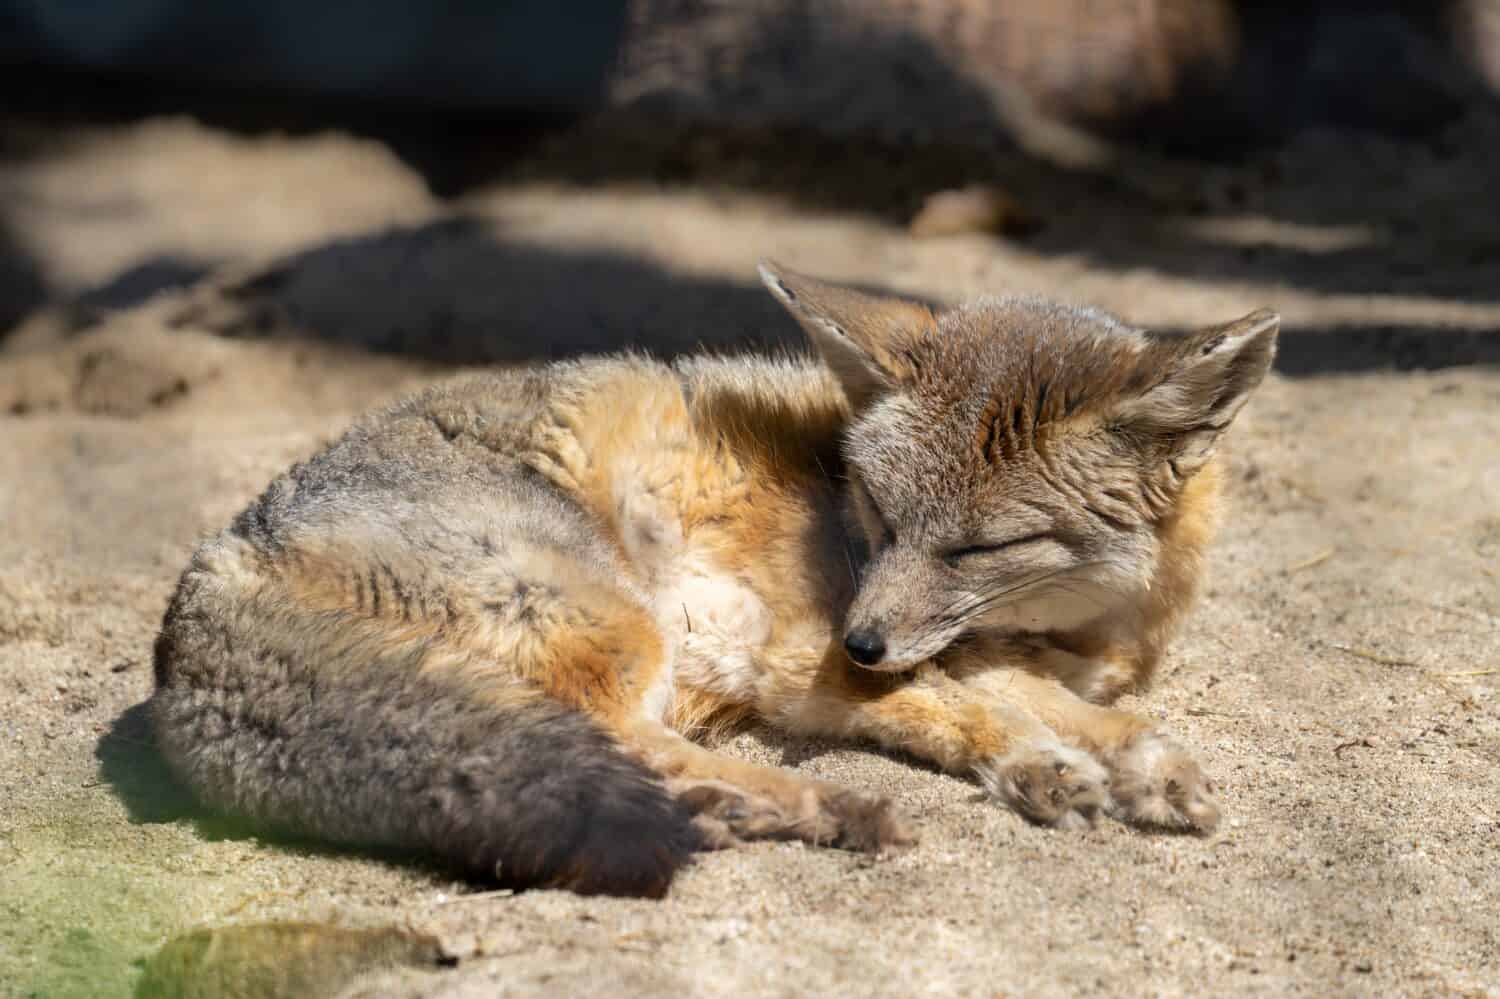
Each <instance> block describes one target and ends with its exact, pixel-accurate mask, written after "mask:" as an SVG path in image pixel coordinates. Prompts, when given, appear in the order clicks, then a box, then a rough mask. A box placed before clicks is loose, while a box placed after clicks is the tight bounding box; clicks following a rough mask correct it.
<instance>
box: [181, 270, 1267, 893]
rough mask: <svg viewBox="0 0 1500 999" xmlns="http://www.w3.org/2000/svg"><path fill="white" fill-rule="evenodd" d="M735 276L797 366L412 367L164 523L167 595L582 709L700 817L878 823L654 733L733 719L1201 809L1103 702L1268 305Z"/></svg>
mask: <svg viewBox="0 0 1500 999" xmlns="http://www.w3.org/2000/svg"><path fill="white" fill-rule="evenodd" d="M763 273H764V276H765V279H766V283H767V285H768V287H770V289H771V290H772V292H773V293H774V294H776V295H777V297H778V298H780V299H781V300H782V301H783V303H784V304H786V305H787V307H788V309H789V310H790V311H791V312H792V314H793V315H794V316H796V317H797V318H798V319H799V320H800V321H801V322H802V324H803V325H804V327H806V329H807V331H808V333H809V335H810V337H811V338H812V340H813V342H814V343H815V344H816V345H817V347H818V350H819V352H820V353H821V355H822V356H823V358H824V360H825V361H826V362H827V364H826V366H825V365H819V364H816V363H811V362H808V361H804V360H800V359H784V360H769V359H754V358H741V359H737V360H714V359H698V360H693V361H686V362H679V364H677V365H676V366H672V367H669V366H666V365H663V364H660V363H657V362H655V361H651V360H647V359H644V358H638V357H617V358H609V359H596V360H591V361H586V362H581V363H571V364H564V365H557V366H553V367H550V368H546V369H539V370H536V371H532V372H524V373H520V374H515V375H504V376H495V377H485V378H471V379H467V380H464V381H461V382H457V383H453V384H451V385H447V386H443V387H439V388H437V389H434V390H432V391H431V392H429V393H428V394H427V395H425V396H423V397H421V398H418V399H416V400H413V401H411V402H409V403H407V404H405V405H403V406H402V407H398V408H397V409H396V410H393V411H392V412H391V413H388V414H384V415H382V416H379V417H376V418H374V419H373V420H371V421H368V422H367V423H366V424H364V425H362V427H361V428H358V429H357V430H356V431H355V432H354V433H353V434H352V435H351V437H350V438H349V439H348V440H347V441H346V442H344V443H343V444H341V445H339V446H338V447H341V448H344V451H343V452H339V451H338V447H336V448H335V452H337V453H335V454H334V456H333V457H329V458H326V459H318V460H315V461H314V462H313V463H311V465H310V466H309V467H308V468H307V469H306V470H305V471H304V472H302V473H301V478H300V479H298V480H297V482H295V483H293V484H291V485H287V486H279V487H276V488H273V490H272V492H271V493H268V497H269V499H266V500H263V504H271V506H272V507H273V509H271V511H270V512H269V513H267V512H265V511H252V513H254V517H252V518H251V520H250V521H249V522H247V523H249V524H250V525H251V526H249V527H240V528H237V529H236V531H232V532H229V534H227V535H226V536H225V540H222V541H220V542H216V543H215V545H211V546H209V548H207V549H206V550H205V552H203V553H200V556H199V558H198V561H197V562H196V563H195V568H194V569H192V570H190V574H189V575H190V577H191V576H192V574H193V573H200V574H202V575H203V576H204V578H211V579H212V580H214V582H213V583H212V585H211V586H210V587H209V588H208V589H207V590H204V591H203V592H211V593H213V594H214V595H215V596H214V601H215V602H214V603H213V605H212V608H211V609H209V610H205V611H202V612H200V613H198V616H197V618H196V619H198V620H207V619H212V617H213V615H223V614H225V613H226V612H225V611H224V610H223V608H226V607H227V608H233V611H232V613H231V616H232V617H233V618H234V619H235V620H236V621H238V622H240V623H241V625H242V626H243V628H245V629H248V633H250V634H254V635H257V636H259V635H262V634H266V635H268V636H269V637H266V638H265V639H264V642H265V645H266V648H267V649H268V650H269V652H270V654H272V655H273V657H281V658H282V659H286V661H289V662H298V663H300V662H301V661H303V660H307V661H308V665H309V668H311V669H313V670H335V669H337V670H348V669H355V668H358V667H357V665H356V664H357V663H359V662H362V661H368V662H371V663H381V664H389V663H395V662H401V663H406V664H408V665H406V666H404V667H401V668H407V669H411V670H414V671H415V672H416V673H417V674H419V675H422V676H427V677H430V678H432V679H433V680H434V681H438V682H441V683H442V684H444V685H446V686H445V687H444V688H443V689H461V690H466V691H470V692H471V694H470V695H469V696H471V697H473V698H476V699H477V700H480V701H486V699H490V700H488V703H490V704H492V706H495V707H497V708H503V707H505V706H506V705H508V704H513V703H520V702H519V701H517V700H516V699H517V698H521V699H522V700H524V699H525V698H527V697H534V696H537V695H540V696H543V697H545V698H548V699H550V700H552V701H554V702H558V703H560V704H562V705H565V706H567V707H568V708H571V709H574V710H576V711H579V712H582V713H584V714H586V715H587V716H588V717H590V718H591V719H593V720H594V721H595V722H597V723H598V724H599V725H600V726H602V727H603V728H604V729H605V730H606V731H607V732H609V733H610V734H611V736H612V737H613V738H614V739H615V740H616V742H617V743H618V745H619V746H621V747H622V748H623V749H625V750H626V751H627V752H628V753H629V754H631V755H633V756H634V757H635V758H636V759H637V760H639V761H641V762H643V763H645V764H646V765H647V766H649V767H650V768H651V769H652V770H654V771H655V772H656V773H658V774H660V775H661V776H662V777H663V778H665V780H666V781H667V786H668V788H670V790H671V791H672V793H673V794H674V795H676V796H677V797H678V799H679V800H680V801H682V802H686V803H688V804H689V805H690V806H691V807H692V808H693V809H695V810H696V811H697V812H698V819H697V823H698V828H699V830H700V832H701V833H702V835H703V836H704V842H705V843H706V844H709V845H717V846H724V845H732V844H733V843H735V842H738V841H739V840H741V839H745V838H757V837H788V836H795V837H798V838H802V839H806V840H808V841H811V842H816V843H832V844H838V845H843V846H848V847H853V848H860V849H879V848H882V847H885V846H890V845H896V844H900V843H905V842H909V841H910V840H911V838H912V837H911V833H910V831H909V829H908V827H907V826H906V825H905V824H904V823H903V822H902V821H901V820H900V819H899V818H898V817H897V816H896V815H895V813H894V812H893V811H892V809H891V807H890V806H889V804H888V803H887V802H884V801H883V800H882V799H878V798H874V797H871V796H867V795H863V794H861V793H859V792H855V791H850V790H846V789H842V788H838V787H836V786H832V785H828V784H825V783H821V782H817V781H813V780H810V779H808V778H805V777H803V776H801V775H798V774H794V773H791V772H789V771H785V770H781V769H778V768H772V767H762V766H757V765H752V764H748V763H744V762H740V761H736V760H732V759H728V758H726V757H723V756H720V755H718V754H715V753H713V752H711V751H709V750H707V749H705V748H703V747H702V746H701V745H698V744H695V743H694V742H693V741H690V739H691V738H698V739H703V738H707V737H710V736H712V735H714V734H717V733H719V732H722V731H724V730H725V729H726V728H728V727H731V726H733V725H735V724H738V723H740V722H742V721H746V720H749V719H755V718H758V719H761V720H763V721H765V722H767V723H769V724H771V725H773V726H776V727H780V728H782V729H785V730H788V731H794V732H803V733H812V734H819V735H826V736H834V737H840V738H847V739H855V740H867V741H870V742H873V743H876V744H878V745H881V746H885V747H888V748H891V749H896V750H902V751H905V752H909V753H913V754H915V755H917V756H920V757H922V758H925V759H928V760H931V761H932V762H934V763H936V764H937V765H939V766H941V767H943V768H944V769H946V770H949V771H952V772H955V773H959V774H964V775H972V776H975V777H977V778H978V779H979V780H980V781H981V782H982V783H983V784H984V786H985V787H987V788H988V789H989V790H990V791H991V792H992V793H993V794H994V795H995V796H996V797H997V798H999V799H1000V800H1002V801H1004V802H1005V803H1007V804H1009V805H1011V806H1012V807H1014V808H1016V809H1018V810H1020V811H1021V812H1022V813H1023V814H1025V815H1027V816H1028V817H1030V818H1033V819H1035V820H1038V821H1043V822H1049V823H1055V824H1058V825H1063V826H1068V825H1077V824H1079V823H1080V822H1085V821H1092V820H1093V818H1094V817H1095V816H1096V815H1097V814H1099V813H1100V812H1106V811H1107V812H1112V813H1114V814H1117V815H1119V816H1120V817H1121V818H1124V819H1127V820H1130V821H1135V822H1140V823H1144V824H1148V825H1160V826H1168V827H1181V828H1190V829H1198V830H1207V829H1211V828H1212V827H1213V825H1214V823H1215V822H1216V821H1217V817H1218V811H1217V806H1216V805H1215V804H1214V802H1213V798H1212V783H1211V782H1210V781H1209V780H1208V778H1207V777H1205V776H1204V775H1203V774H1202V772H1201V771H1200V770H1199V768H1198V767H1197V765H1196V764H1195V763H1194V762H1193V760H1192V758H1191V756H1190V755H1188V754H1187V753H1186V752H1185V751H1184V750H1183V749H1182V748H1181V747H1179V746H1177V745H1176V744H1175V743H1173V742H1172V741H1171V740H1170V739H1168V738H1167V737H1166V736H1164V735H1162V734H1161V733H1160V732H1158V731H1157V730H1156V729H1155V727H1154V726H1153V725H1152V724H1151V723H1150V722H1148V721H1146V720H1145V719H1142V718H1139V717H1137V716H1134V715H1131V714H1129V713H1126V712H1122V711H1118V710H1115V709H1113V708H1110V707H1106V706H1102V705H1103V704H1105V703H1107V702H1109V701H1112V700H1113V699H1114V698H1115V697H1116V696H1117V695H1119V694H1120V693H1121V692H1123V691H1126V690H1131V689H1136V688H1138V687H1141V686H1144V685H1145V684H1146V683H1147V682H1149V680H1150V678H1151V676H1152V674H1153V671H1154V670H1155V668H1156V665H1157V663H1158V662H1159V660H1160V658H1161V656H1162V654H1163V652H1164V651H1165V649H1166V646H1167V643H1168V641H1169V640H1170V638H1171V635H1172V634H1173V633H1174V631H1175V629H1176V628H1177V627H1178V625H1179V624H1180V622H1181V619H1182V617H1183V615H1184V613H1185V611H1186V609H1187V608H1188V606H1189V605H1190V602H1191V599H1192V597H1193V593H1194V590H1195V587H1196V584H1197V580H1198V578H1199V575H1200V573H1201V569H1202V564H1203V560H1204V554H1205V550H1206V547H1207V545H1208V542H1209V540H1210V538H1211V536H1212V533H1213V528H1214V524H1215V520H1216V510H1217V503H1218V497H1219V493H1220V489H1221V482H1222V473H1221V471H1220V468H1219V464H1218V461H1217V459H1216V458H1215V450H1214V449H1215V445H1216V443H1217V439H1218V436H1219V434H1220V433H1221V432H1222V431H1223V430H1224V429H1225V428H1226V427H1227V426H1228V424H1229V422H1230V421H1231V420H1232V419H1233V416H1234V414H1235V412H1237V410H1238V408H1239V406H1240V405H1242V404H1243V401H1244V399H1245V397H1247V396H1248V394H1249V392H1250V391H1251V390H1252V389H1253V388H1254V386H1255V384H1256V383H1257V382H1258V381H1259V380H1260V377H1261V376H1262V375H1263V374H1264V372H1265V370H1266V368H1267V367H1268V366H1269V363H1270V358H1271V351H1272V349H1273V347H1274V336H1275V320H1274V317H1270V316H1268V315H1267V314H1256V315H1253V316H1250V317H1247V318H1246V319H1245V320H1242V321H1240V322H1239V323H1237V324H1230V325H1229V326H1225V327H1220V328H1216V329H1212V330H1207V331H1205V332H1204V333H1202V334H1198V335H1195V336H1191V337H1186V338H1180V337H1179V338H1157V337H1152V336H1150V335H1149V334H1146V333H1143V332H1141V331H1138V330H1133V329H1131V328H1129V327H1125V326H1123V325H1122V324H1119V323H1118V322H1117V321H1115V320H1113V319H1110V318H1109V317H1107V316H1103V315H1102V314H1099V313H1094V312H1090V311H1087V310H1077V309H1069V308H1066V307H1061V306H1055V305H1051V304H1048V303H1040V302H1035V301H1031V300H997V301H993V302H980V303H977V304H974V305H971V306H966V307H963V308H960V309H956V310H952V311H950V312H946V313H943V314H940V315H936V314H934V313H933V312H931V311H930V310H929V309H927V308H926V307H925V306H920V305H916V304H913V303H907V302H901V301H898V300H891V299H880V298H873V297H870V296H866V295H863V294H860V293H857V292H854V291H851V290H847V289H838V288H833V287H830V286H827V285H823V284H821V283H819V282H816V281H812V280H811V279H808V278H802V277H798V276H796V275H793V274H790V273H789V272H785V271H779V270H776V269H772V268H767V269H766V270H765V271H764V272H763ZM320 461H326V462H328V463H330V464H331V465H332V467H334V469H335V472H334V473H330V475H331V476H332V479H331V481H334V482H335V483H336V487H335V488H334V489H333V491H332V492H331V493H327V494H326V495H333V496H337V495H338V494H339V490H342V489H344V488H346V486H345V483H346V482H347V477H348V476H362V475H368V474H373V473H370V472H369V471H368V469H369V468H371V467H374V466H375V465H378V466H379V467H380V468H383V469H385V471H384V472H382V473H381V474H383V475H384V476H386V478H387V479H388V480H389V481H392V482H398V483H402V482H407V481H408V480H410V483H411V485H410V486H409V487H403V488H405V490H406V491H405V492H392V494H391V495H390V496H389V497H387V496H385V494H383V493H381V492H380V491H379V490H376V491H375V492H373V493H367V494H366V496H367V498H363V499H361V500H359V501H358V502H352V501H351V502H349V503H348V505H347V508H340V507H336V506H335V507H331V508H330V507H328V506H327V504H326V501H320V502H319V503H318V504H313V505H310V506H308V507H307V508H306V509H305V510H302V509H301V508H299V507H297V506H296V497H297V495H298V493H297V489H299V488H303V489H305V488H308V487H306V486H304V485H300V483H302V482H304V481H306V482H313V483H316V482H319V481H321V480H320V479H319V476H320V475H322V474H323V473H322V472H321V471H320V467H321V466H320V465H319V462H320ZM339 476H343V477H344V478H340V477H339ZM381 488H382V489H383V488H386V487H381ZM277 490H279V491H277ZM501 494H503V496H501ZM319 495H325V494H319ZM505 497H510V498H505ZM515 497H520V498H519V499H517V498H515ZM277 504H279V506H278V505H277ZM330 510H332V512H330ZM288 511H289V512H288ZM272 514H275V517H279V518H281V519H280V520H276V519H275V517H273V516H272ZM246 516H247V517H250V516H251V514H247V515H246ZM262 535H264V537H262ZM414 538H419V540H413V539H414ZM257 539H259V540H257ZM187 579H188V577H185V583H184V586H185V587H186V586H187V585H188V583H187ZM194 592H197V591H194ZM179 599H180V600H183V601H188V603H186V604H184V606H185V607H187V608H188V609H189V610H191V606H189V605H190V604H191V600H190V599H189V598H187V597H180V598H179ZM192 599H198V598H196V597H195V598H192ZM193 606H195V605H193ZM174 613H175V612H174ZM171 620H172V619H171V618H169V624H170V623H171ZM237 626H239V625H237ZM164 634H165V633H164ZM257 640H258V641H259V640H260V639H257ZM164 641H165V639H164ZM169 645H170V643H169ZM846 649H847V650H848V651H847V653H846ZM851 656H854V657H857V658H859V660H860V662H861V663H862V664H863V665H857V664H856V663H855V662H853V661H851ZM168 659H170V657H168ZM277 661H281V659H278V660H277ZM382 668H387V667H382ZM159 669H162V670H163V676H164V677H165V679H164V680H163V683H164V684H166V683H170V682H171V681H172V677H173V676H174V675H175V673H174V671H176V672H181V671H184V670H188V672H189V673H190V672H191V671H190V670H189V669H188V667H187V666H186V665H182V664H177V663H176V662H175V660H174V661H170V662H167V663H166V665H165V666H162V667H159ZM184 675H187V674H184ZM195 682H196V681H195ZM214 682H218V681H214ZM652 863H654V861H652ZM568 864H569V865H570V866H568V867H566V868H565V869H564V870H563V875H562V876H563V877H564V880H566V879H567V878H574V879H583V878H585V874H586V870H585V867H586V862H585V859H584V858H573V859H572V860H570V861H568ZM579 865H585V866H579ZM651 869H652V870H655V868H651ZM667 876H669V875H667ZM646 883H647V884H648V885H649V886H650V887H649V890H651V891H656V890H659V889H660V886H661V884H662V882H661V881H660V877H659V876H658V875H656V874H652V875H651V879H648V880H647V882H646Z"/></svg>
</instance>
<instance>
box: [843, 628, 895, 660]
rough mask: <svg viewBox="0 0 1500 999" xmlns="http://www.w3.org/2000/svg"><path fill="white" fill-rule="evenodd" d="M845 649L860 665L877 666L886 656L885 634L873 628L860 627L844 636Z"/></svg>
mask: <svg viewBox="0 0 1500 999" xmlns="http://www.w3.org/2000/svg"><path fill="white" fill-rule="evenodd" d="M844 651H845V652H847V653H849V658H850V659H852V660H854V661H855V662H856V663H858V664H859V665H860V666H876V665H878V664H879V663H880V660H882V659H884V658H885V636H884V635H882V634H881V633H880V632H879V631H876V630H875V629H873V628H859V629H856V630H853V631H850V632H849V633H848V634H846V635H845V636H844Z"/></svg>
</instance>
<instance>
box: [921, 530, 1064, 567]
mask: <svg viewBox="0 0 1500 999" xmlns="http://www.w3.org/2000/svg"><path fill="white" fill-rule="evenodd" d="M1050 536H1051V532H1050V531H1037V532H1036V533H1034V534H1024V535H1022V536H1021V537H1019V538H1011V539H1010V540H1008V541H1000V542H996V543H993V544H977V545H964V546H963V547H962V548H954V549H952V550H951V551H948V552H945V553H944V554H943V561H944V562H947V563H948V564H949V565H957V564H958V563H959V562H962V561H963V560H964V559H969V558H977V557H978V556H981V555H993V554H994V553H995V552H999V551H1004V550H1005V549H1007V548H1017V547H1019V546H1021V545H1028V544H1031V543H1032V542H1034V541H1041V540H1043V539H1044V538H1047V537H1050Z"/></svg>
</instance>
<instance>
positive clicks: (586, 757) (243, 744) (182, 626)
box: [152, 604, 698, 897]
mask: <svg viewBox="0 0 1500 999" xmlns="http://www.w3.org/2000/svg"><path fill="white" fill-rule="evenodd" d="M342 665H343V668H339V669H327V668H325V669H320V670H309V669H303V668H300V667H299V666H298V665H297V664H295V663H291V662H288V661H287V660H286V659H285V658H283V657H281V656H279V655H274V654H270V651H269V650H268V649H267V648H265V647H257V646H256V644H255V643H254V642H249V641H245V640H239V641H235V640H231V639H230V638H229V637H227V636H224V635H221V634H220V633H219V631H218V628H216V627H215V626H214V624H213V622H212V621H211V620H209V619H205V617H204V616H202V615H201V614H187V613H183V612H182V611H181V610H180V609H179V606H178V605H177V604H174V607H173V609H172V610H170V611H168V614H167V619H166V621H165V622H164V624H163V629H162V633H161V636H160V637H159V638H158V640H157V646H156V676H157V690H156V694H155V696H154V698H153V704H152V715H153V721H154V724H155V729H156V739H157V742H158V744H159V746H160V747H161V749H162V751H163V753H164V755H165V756H166V758H167V760H168V762H169V764H170V765H171V766H172V768H173V769H174V770H175V771H176V773H177V774H178V776H179V777H180V778H182V779H183V780H184V781H185V782H186V783H187V784H188V786H189V787H190V788H191V789H192V790H193V791H194V792H195V793H196V794H197V795H198V796H199V797H200V798H201V799H202V800H203V801H204V802H205V803H206V804H208V805H210V806H212V807H215V808H218V809H221V810H223V811H225V812H228V813H231V814H235V815H240V816H243V817H246V818H249V819H251V820H253V821H255V822H259V823H263V824H266V825H269V826H272V827H276V828H281V829H285V830H288V831H291V832H295V833H298V834H302V835H310V836H313V837H316V838H319V839H323V840H326V841H330V842H337V843H344V844H353V845H364V846H379V847H393V848H398V849H409V850H417V851H421V852H424V853H428V854H433V855H436V856H438V857H440V858H442V859H444V860H445V861H448V862H450V863H452V864H455V865H456V866H457V867H458V868H459V869H460V870H462V871H463V872H464V873H465V874H467V875H468V876H471V877H474V878H476V879H480V880H485V881H498V882H499V883H501V884H505V885H511V886H515V887H532V886H547V887H559V888H569V889H572V890H574V891H577V892H581V893H584V894H611V895H645V896H652V897H657V896H660V895H662V894H664V893H665V892H666V890H667V888H668V886H669V885H670V884H671V881H672V877H673V875H674V874H675V872H676V871H677V869H678V868H679V867H681V866H682V865H683V864H684V863H686V861H687V859H688V857H689V855H690V854H691V852H692V851H693V850H694V849H695V848H696V847H697V846H698V837H697V834H696V831H695V830H694V828H693V826H692V824H691V820H692V814H691V812H690V811H689V810H688V809H687V808H686V807H685V806H684V805H682V804H680V803H679V802H677V801H676V800H674V799H673V798H672V797H671V796H670V795H669V794H668V793H667V792H666V790H665V789H664V788H663V787H662V785H661V783H660V781H659V780H658V779H657V777H656V775H655V774H654V773H652V771H650V770H649V769H647V768H646V767H645V766H643V765H642V764H640V763H638V762H637V761H635V760H634V759H632V758H631V757H629V756H627V755H626V754H625V753H623V752H622V751H621V750H620V749H619V748H618V747H617V746H616V745H615V743H614V742H613V741H612V740H611V739H610V738H609V737H608V736H607V735H606V734H605V733H604V732H603V731H601V730H600V729H599V728H598V727H597V726H596V725H594V724H593V723H592V722H591V721H590V720H589V719H588V718H587V717H585V716H584V715H582V714H579V713H578V712H575V711H571V710H569V709H567V708H565V707H563V706H561V705H559V704H556V703H554V702H552V701H550V700H547V699H545V698H543V697H542V696H540V695H539V694H536V693H534V692H532V691H530V690H527V689H522V688H517V689H514V690H510V691H503V692H501V694H502V696H499V697H497V696H496V691H494V690H493V689H489V688H487V689H486V690H485V691H484V696H483V697H482V698H481V697H479V696H476V694H477V691H472V690H466V689H464V688H463V685H462V683H460V682H457V681H449V680H445V679H443V678H433V677H428V676H423V675H420V674H418V673H416V671H415V670H414V669H412V668H411V665H410V664H409V663H373V664H372V663H365V664H360V665H358V666H357V667H355V668H349V664H348V663H344V664H342ZM403 667H405V668H403Z"/></svg>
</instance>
